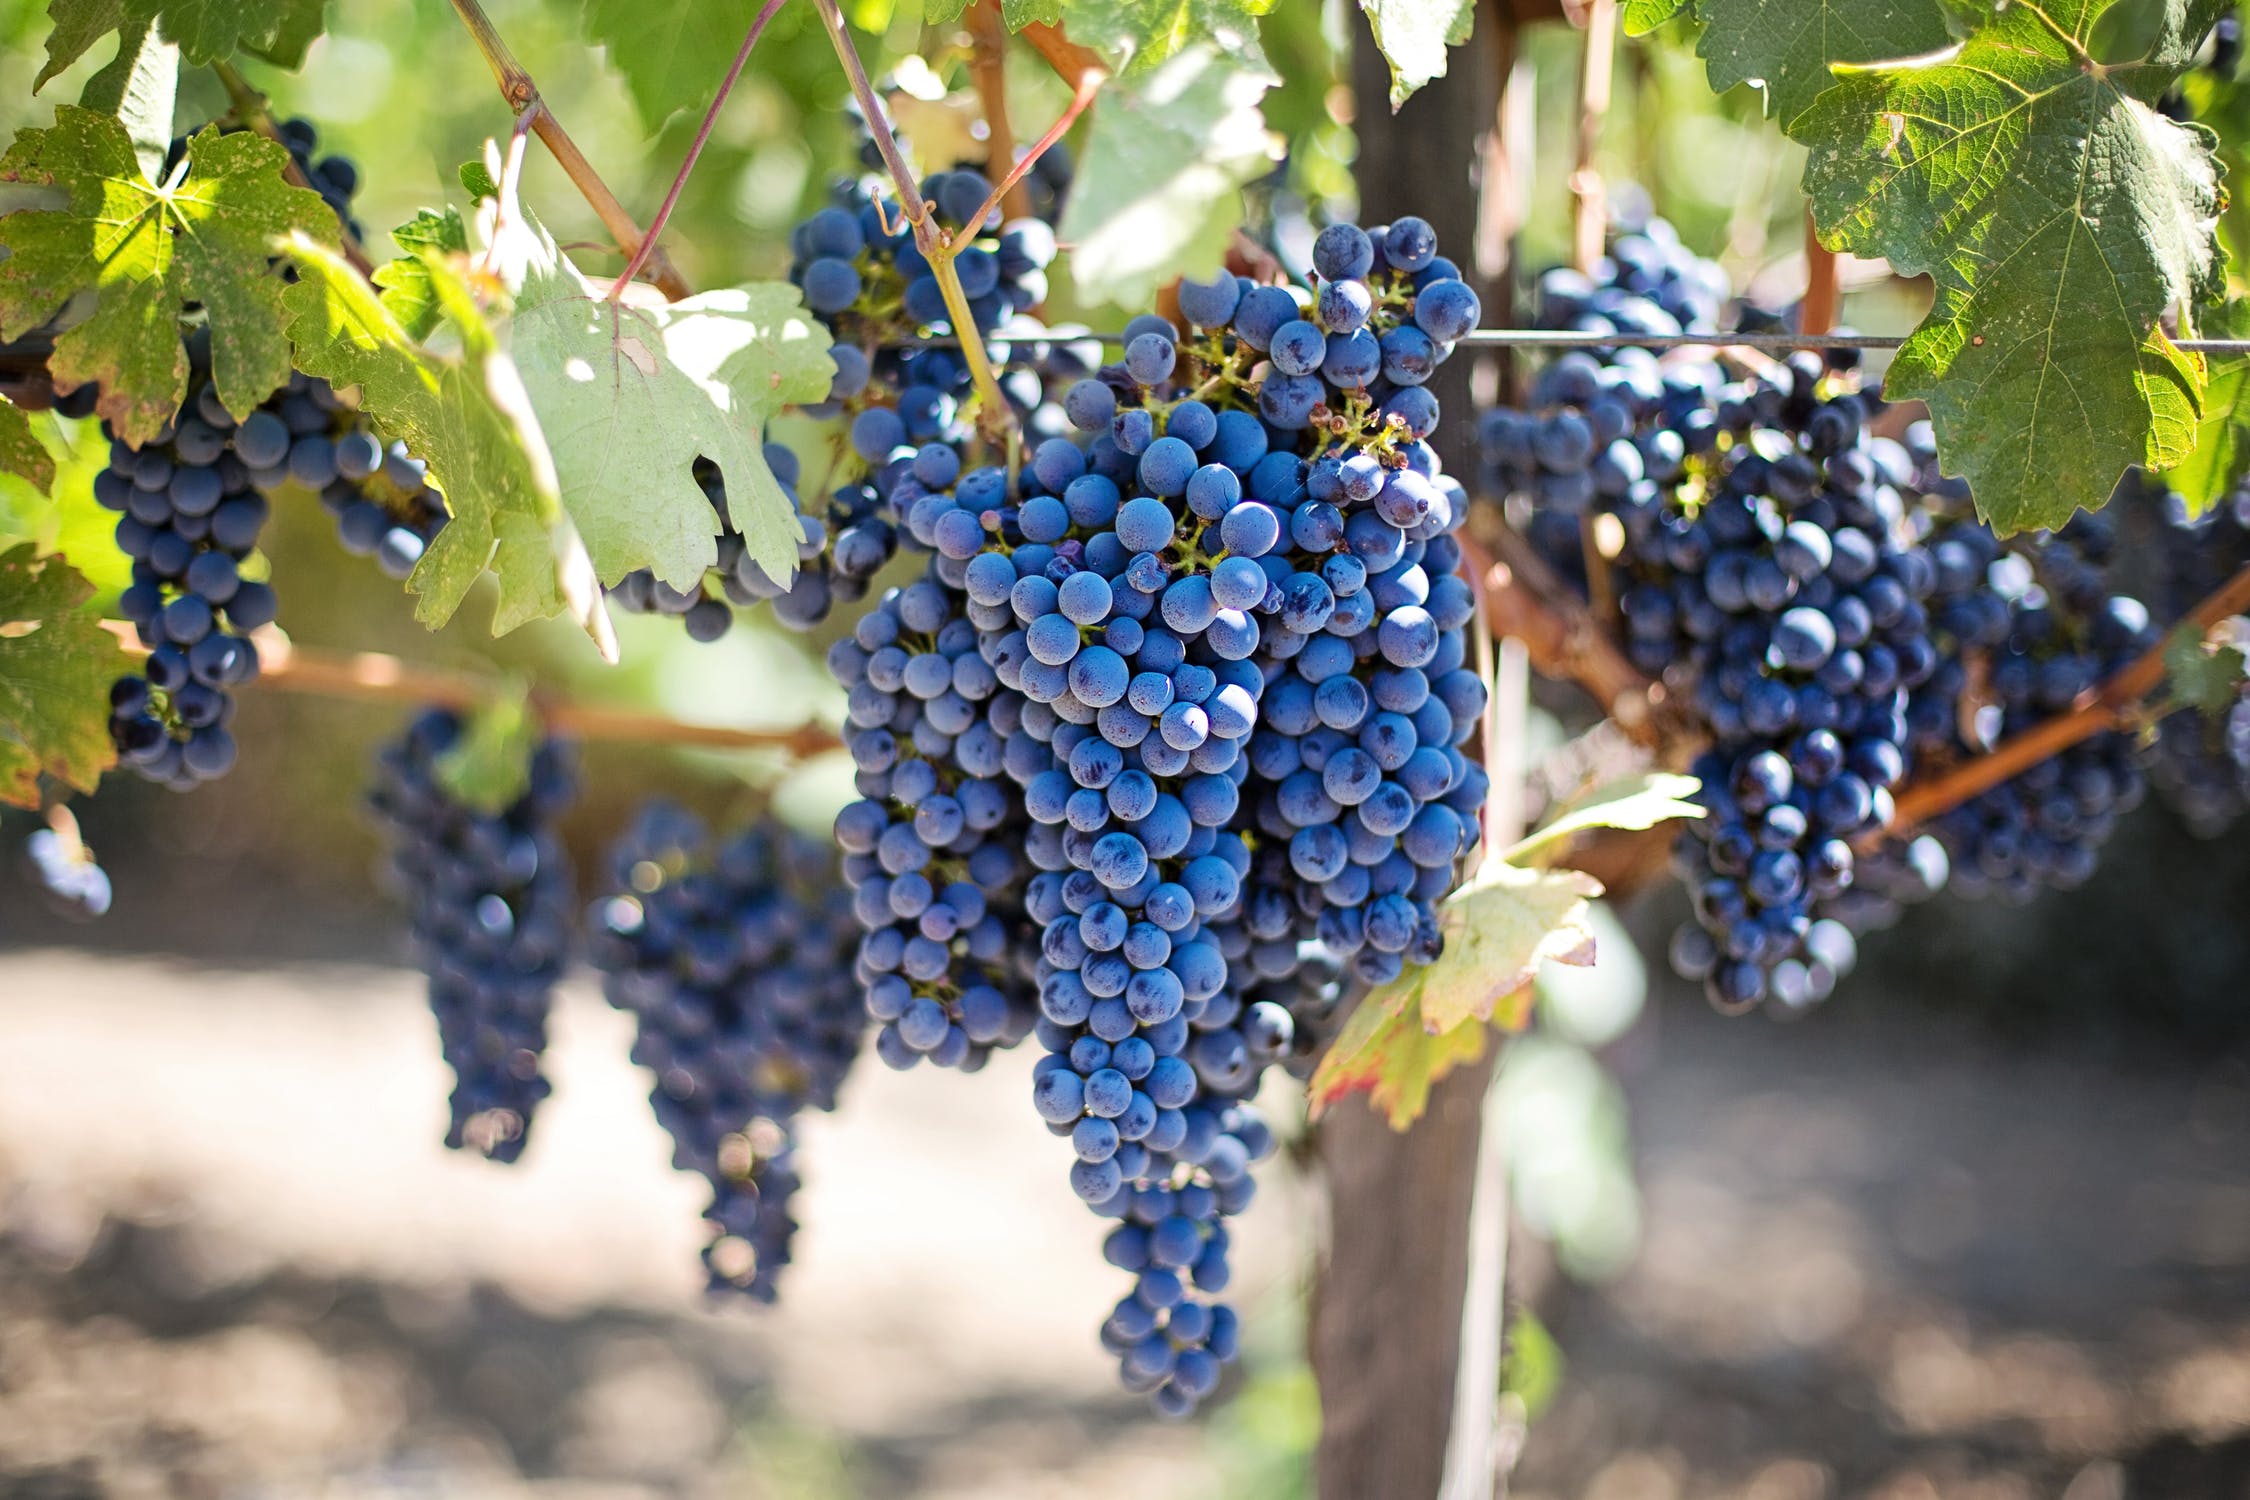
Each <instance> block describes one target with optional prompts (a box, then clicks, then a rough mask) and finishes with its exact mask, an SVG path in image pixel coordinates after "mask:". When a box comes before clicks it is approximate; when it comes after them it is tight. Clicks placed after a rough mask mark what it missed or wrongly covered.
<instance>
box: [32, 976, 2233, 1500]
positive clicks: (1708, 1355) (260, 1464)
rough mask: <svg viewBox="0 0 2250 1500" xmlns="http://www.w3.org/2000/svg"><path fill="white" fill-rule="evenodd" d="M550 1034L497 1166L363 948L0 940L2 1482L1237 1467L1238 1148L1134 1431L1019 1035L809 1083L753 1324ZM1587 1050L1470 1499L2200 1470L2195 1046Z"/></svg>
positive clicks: (1290, 1277) (560, 1035)
mask: <svg viewBox="0 0 2250 1500" xmlns="http://www.w3.org/2000/svg"><path fill="white" fill-rule="evenodd" d="M556 1034H557V1045H556V1055H555V1059H554V1063H553V1076H554V1077H555V1079H556V1081H557V1093H556V1096H555V1098H554V1099H553V1100H552V1101H551V1102H550V1105H549V1107H548V1113H547V1114H546V1115H545V1116H544V1117H543V1118H542V1119H541V1121H540V1123H539V1126H538V1129H537V1131H536V1132H535V1135H534V1140H533V1143H532V1146H531V1149H530V1151H529V1152H528V1153H527V1155H526V1158H525V1160H524V1162H523V1163H522V1165H521V1166H520V1167H519V1168H517V1169H515V1170H513V1171H510V1170H505V1169H500V1168H495V1167H491V1166H488V1165H486V1164H484V1163H481V1162H476V1161H472V1160H466V1159H462V1158H458V1157H454V1156H450V1155H449V1154H448V1153H446V1152H445V1151H443V1150H442V1149H441V1148H440V1147H439V1146H438V1145H437V1136H438V1131H439V1126H440V1123H441V1118H442V1099H443V1089H444V1086H445V1079H444V1075H443V1072H442V1069H441V1068H440V1067H439V1065H438V1063H437V1061H436V1058H435V1047H434V1037H433V1036H431V1035H430V1024H429V1022H428V1019H427V1016H426V1013H425V1011H424V1010H423V1008H422V1005H421V1002H420V999H419V996H418V993H417V987H416V980H415V976H413V975H411V974H409V973H406V972H403V971H400V970H397V969H391V968H382V967H373V966H366V967H362V966H352V965H344V964H301V965H292V966H288V967H283V968H276V969H267V970H260V971H256V972H245V971H240V970H234V969H227V968H217V967H206V966H197V965H190V964H187V963H185V962H182V961H180V960H175V959H162V958H149V957H122V956H95V955H91V954H87V953H83V952H77V951H72V950H66V949H30V950H18V951H13V952H0V1038H4V1039H5V1040H4V1041H0V1495H4V1496H8V1497H19V1496H20V1497H33V1500H81V1497H83V1500H95V1497H112V1496H115V1497H141V1496H173V1495H179V1496H193V1497H205V1496H208V1497H214V1500H217V1497H234V1496H252V1495H254V1496H287V1497H296V1496H307V1497H311V1496H318V1497H322V1500H331V1497H333V1500H346V1497H349V1500H360V1497H378V1496H380V1497H392V1496H416V1497H422V1496H431V1497H436V1496H443V1497H449V1500H450V1497H455V1496H496V1497H513V1496H537V1497H541V1500H549V1497H553V1500H562V1497H568V1500H597V1497H599V1500H610V1497H618V1500H623V1497H638V1496H656V1495H664V1496H673V1495H677V1496H686V1497H701V1496H718V1495H726V1496H729V1497H737V1496H741V1497H752V1500H756V1497H766V1496H772V1497H781V1500H794V1497H801V1496H802V1497H811V1496H884V1497H888V1496H925V1497H946V1500H955V1497H960V1500H967V1497H972V1496H974V1497H993V1500H1010V1497H1016V1496H1024V1497H1045V1496H1057V1497H1060V1496H1070V1497H1089V1500H1102V1497H1108V1496H1113V1495H1114V1496H1118V1497H1125V1496H1128V1495H1130V1496H1135V1497H1146V1496H1149V1495H1162V1496H1166V1497H1177V1500H1201V1497H1205V1496H1211V1497H1220V1496H1224V1497H1228V1500H1235V1497H1246V1500H1256V1497H1259V1496H1265V1495H1278V1494H1281V1493H1286V1492H1287V1491H1288V1488H1289V1483H1288V1480H1289V1476H1290V1475H1292V1474H1293V1473H1294V1471H1295V1462H1294V1450H1295V1448H1296V1446H1297V1445H1298V1444H1299V1443H1301V1441H1302V1434H1303V1425H1304V1424H1303V1422H1302V1420H1292V1413H1291V1411H1290V1410H1289V1403H1288V1398H1287V1395H1286V1393H1287V1392H1288V1391H1290V1390H1292V1389H1296V1388H1297V1386H1296V1385H1295V1384H1294V1383H1293V1382H1292V1381H1291V1379H1290V1374H1289V1365H1288V1358H1289V1356H1288V1354H1287V1350H1288V1349H1289V1347H1290V1345H1291V1342H1292V1330H1293V1326H1294V1321H1295V1319H1296V1318H1297V1316H1298V1312H1297V1307H1296V1299H1297V1295H1298V1290H1299V1285H1300V1281H1301V1276H1302V1267H1303V1265H1304V1261H1305V1256H1306V1255H1307V1253H1308V1245H1307V1240H1306V1237H1307V1234H1308V1232H1309V1228H1310V1226H1311V1224H1312V1222H1313V1220H1314V1217H1315V1216H1314V1212H1313V1208H1314V1205H1313V1204H1312V1202H1311V1201H1310V1196H1309V1190H1308V1188H1307V1186H1306V1185H1305V1184H1303V1183H1300V1182H1294V1181H1292V1180H1291V1179H1290V1174H1289V1173H1288V1172H1287V1171H1285V1170H1275V1171H1270V1172H1269V1173H1268V1178H1269V1181H1268V1183H1267V1187H1266V1191H1265V1193H1264V1195H1263V1196H1262V1197H1261V1200H1260V1202H1259V1204H1258V1206H1257V1208H1256V1209H1255V1210H1254V1211H1253V1212H1252V1214H1251V1215H1250V1216H1249V1219H1248V1220H1247V1223H1246V1226H1245V1228H1244V1231H1243V1233H1242V1234H1241V1236H1240V1237H1239V1243H1240V1244H1241V1245H1242V1247H1243V1256H1244V1260H1245V1269H1244V1271H1243V1273H1242V1274H1241V1276H1240V1277H1239V1279H1238V1286H1240V1287H1242V1288H1243V1289H1244V1295H1243V1298H1242V1301H1243V1304H1244V1306H1245V1308H1246V1310H1247V1314H1248V1317H1249V1321H1250V1324H1251V1327H1252V1329H1253V1344H1254V1354H1255V1356H1256V1357H1255V1358H1254V1361H1253V1363H1254V1366H1255V1368H1254V1370H1253V1376H1254V1387H1253V1389H1252V1390H1251V1391H1250V1392H1249V1394H1248V1396H1247V1397H1246V1399H1244V1400H1241V1401H1238V1402H1236V1403H1235V1405H1234V1406H1233V1408H1232V1409H1230V1410H1226V1411H1222V1412H1221V1413H1220V1414H1219V1415H1218V1417H1217V1418H1215V1419H1214V1422H1213V1424H1212V1425H1211V1426H1210V1427H1208V1428H1204V1427H1187V1428H1178V1427H1169V1426H1164V1425H1161V1424H1158V1423H1156V1422H1154V1421H1152V1420H1150V1419H1148V1418H1147V1417H1146V1416H1145V1414H1144V1413H1143V1412H1142V1411H1141V1409H1140V1408H1139V1406H1138V1403H1136V1402H1134V1401H1133V1400H1131V1399H1130V1398H1127V1397H1125V1396H1123V1395H1121V1394H1119V1393H1118V1392H1117V1391H1116V1389H1115V1388H1114V1386H1113V1385H1112V1383H1111V1379H1110V1373H1109V1370H1108V1368H1107V1366H1106V1362H1105V1361H1104V1360H1103V1359H1102V1358H1101V1356H1100V1354H1099V1352H1098V1350H1097V1349H1096V1348H1095V1346H1094V1343H1093V1338H1092V1330H1093V1327H1094V1325H1095V1323H1096V1322H1097V1321H1098V1319H1099V1317H1100V1314H1101V1311H1102V1309H1103V1308H1104V1306H1105V1305H1106V1303H1107V1301H1108V1300H1109V1299H1111V1298H1113V1297H1114V1296H1115V1295H1116V1290H1117V1289H1116V1276H1115V1273H1113V1272H1110V1271H1109V1270H1108V1269H1107V1268H1106V1267H1104V1266H1103V1265H1102V1264H1101V1262H1100V1260H1099V1256H1098V1254H1097V1250H1096V1245H1097V1242H1098V1238H1099V1229H1098V1227H1097V1225H1096V1224H1095V1223H1094V1221H1092V1220H1091V1219H1090V1218H1088V1217H1087V1216H1086V1215H1085V1214H1084V1213H1083V1212H1082V1211H1080V1210H1079V1209H1077V1208H1076V1207H1075V1205H1074V1204H1073V1203H1072V1202H1071V1201H1070V1199H1069V1197H1068V1194H1067V1191H1066V1190H1065V1189H1064V1188H1063V1186H1062V1183H1061V1174H1062V1166H1063V1164H1062V1162H1060V1161H1059V1160H1057V1148H1056V1144H1055V1143H1054V1142H1053V1141H1052V1140H1050V1139H1049V1138H1048V1137H1047V1136H1046V1135H1045V1134H1044V1132H1043V1131H1041V1130H1040V1129H1039V1128H1038V1127H1037V1125H1036V1123H1035V1122H1034V1121H1033V1120H1032V1119H1031V1117H1030V1114H1029V1111H1028V1110H1025V1109H1023V1108H1022V1107H1021V1098H1022V1093H1023V1075H1024V1073H1025V1072H1026V1071H1027V1060H1026V1059H1023V1058H1014V1059H1009V1060H1007V1061H1005V1062H1004V1063H1002V1064H1000V1065H997V1066H996V1067H995V1068H994V1069H993V1070H992V1071H991V1072H989V1073H988V1074H986V1075H984V1076H982V1077H980V1078H977V1079H972V1080H966V1081H964V1080H961V1079H958V1078H954V1077H951V1076H937V1075H932V1074H930V1073H928V1072H926V1071H924V1072H920V1073H917V1074H910V1075H903V1076H902V1075H894V1074H888V1073H885V1072H883V1071H882V1070H880V1069H877V1068H869V1069H867V1070H866V1071H865V1072H863V1073H862V1074H860V1075H858V1076H856V1077H855V1078H854V1080H853V1082H852V1083H851V1085H850V1087H849V1089H848V1092H847V1097H846V1100H845V1103H844V1107H843V1109H842V1110H841V1111H840V1112H839V1113H838V1114H837V1115H836V1116H834V1117H833V1118H824V1119H821V1120H818V1121H816V1122H814V1124H813V1125H812V1127H811V1128H810V1130H809V1140H808V1147H807V1155H808V1171H809V1174H810V1178H811V1180H810V1184H809V1186H808V1188H807V1191H806V1193H805V1194H804V1195H803V1198H802V1200H801V1213H800V1217H801V1219H802V1220H803V1222H804V1226H805V1227H804V1229H803V1230H802V1232H801V1234H800V1236H799V1240H798V1263H797V1264H796V1265H794V1266H793V1267H792V1268H791V1270H790V1271H789V1273H788V1277H787V1280H786V1284H785V1288H784V1300H783V1303H782V1305H781V1306H780V1307H778V1308H776V1309H772V1310H757V1311H750V1312H724V1313H712V1312H708V1311H705V1310H703V1308H702V1306H701V1304H700V1302H699V1300H698V1295H697V1282H696V1275H695V1269H696V1268H695V1259H694V1252H695V1248H696V1245H697V1243H698V1236H697V1232H696V1226H695V1213H696V1209H697V1207H698V1194H697V1191H696V1189H695V1187H694V1186H693V1184H692V1183H691V1182H689V1181H688V1180H687V1179H685V1178H683V1177H681V1176H679V1175H678V1174H675V1173H672V1172H671V1171H669V1170H668V1168H667V1165H666V1158H667V1149H666V1146H665V1143H664V1142H663V1140H662V1138H661V1136H660V1134H659V1133H658V1131H657V1129H656V1127H655V1125H654V1124H653V1122H651V1121H650V1120H649V1118H648V1116H647V1113H646V1111H645V1109H644V1107H643V1105H642V1102H641V1101H642V1096H643V1093H644V1091H645V1085H644V1084H643V1082H642V1081H641V1079H640V1077H639V1076H638V1075H637V1074H636V1073H635V1072H634V1070H633V1069H632V1068H631V1067H630V1066H629V1065H628V1064H627V1063H626V1061H625V1059H624V1052H625V1027H624V1024H623V1021H622V1018H620V1017H619V1016H617V1015H616V1014H615V1013H613V1012H611V1011H609V1010H608V1009H607V1008H606V1007H604V1006H603V1005H602V1004H601V1003H600V1001H599V999H598V997H597V996H595V995H594V994H593V992H592V991H591V990H590V988H588V987H586V986H583V985H578V986H574V987H573V988H572V989H571V991H570V992H569V994H568V996H567V998H566V1001H565V1003H564V1005H563V1007H562V1010H561V1012H560V1015H559V1017H558V1022H557V1027H556ZM1623 1061H1624V1063H1625V1066H1626V1070H1627V1075H1628V1079H1629V1083H1630V1087H1631V1092H1632V1097H1633V1110H1634V1123H1635V1133H1636V1139H1637V1140H1638V1142H1639V1145H1640V1150H1641V1153H1642V1158H1643V1166H1644V1188H1645V1191H1646V1194H1647V1215H1646V1218H1647V1231H1646V1244H1645V1248H1644V1250H1643V1253H1642V1255H1641V1257H1640V1260H1639V1261H1638V1263H1637V1264H1636V1266H1635V1267H1634V1268H1633V1269H1632V1270H1631V1271H1630V1272H1628V1273H1627V1274H1626V1275H1625V1276H1623V1277H1622V1278H1620V1279H1619V1280H1618V1281H1616V1282H1615V1283H1613V1284H1611V1285H1610V1286H1608V1287H1606V1288H1603V1289H1600V1290H1587V1289H1581V1288H1574V1287H1571V1286H1569V1285H1568V1284H1566V1283H1564V1282H1562V1281H1560V1280H1559V1279H1558V1278H1556V1277H1554V1276H1553V1275H1552V1274H1551V1272H1549V1271H1547V1270H1546V1269H1545V1268H1544V1267H1543V1266H1542V1265H1541V1263H1540V1258H1539V1256H1538V1255H1537V1253H1536V1252H1535V1251H1532V1250H1529V1249H1525V1250H1521V1251H1519V1254H1518V1258H1517V1263H1518V1267H1519V1270H1520V1272H1521V1276H1520V1282H1519V1285H1520V1290H1521V1294H1522V1295H1523V1296H1524V1297H1525V1298H1527V1299H1528V1300H1529V1302H1530V1303H1531V1304H1532V1305H1533V1306H1534V1307H1535V1308H1536V1309H1537V1311H1538V1312H1539V1314H1540V1316H1541V1317H1542V1318H1543V1319H1544V1320H1545V1322H1546V1324H1547V1326H1548V1327H1549V1328H1550V1329H1551V1330H1552V1332H1553V1333H1554V1335H1555V1337H1556V1339H1557V1340H1558V1341H1559V1343H1560V1344H1561V1346H1562V1349H1563V1351H1564V1357H1565V1360H1566V1362H1567V1363H1566V1367H1565V1372H1564V1377H1563V1381H1562V1384H1561V1387H1560V1389H1559V1392H1558V1394H1557V1396H1556V1399H1555V1401H1554V1403H1553V1405H1552V1406H1551V1408H1550V1409H1549V1410H1548V1411H1547V1412H1546V1413H1544V1414H1543V1416H1542V1417H1541V1419H1540V1421H1539V1422H1538V1423H1537V1424H1535V1426H1534V1428H1533V1430H1532V1432H1531V1435H1530V1438H1529V1441H1528V1445H1527V1447H1526V1451H1525V1453H1524V1458H1523V1462H1522V1464H1521V1466H1520V1468H1519V1469H1518V1471H1517V1474H1516V1482H1515V1492H1516V1493H1517V1494H1518V1495H1519V1496H1525V1497H1531V1496H1538V1497H1542V1500H1565V1497H1583V1500H1698V1497H1704V1496H1722V1495H1724V1496H1739V1497H1744V1500H1831V1497H1843V1496H1862V1495H1865V1496H1881V1497H1883V1500H2018V1497H2022V1500H2033V1497H2047V1496H2061V1497H2065V1500H2128V1497H2134V1500H2138V1497H2165V1500H2171V1497H2182V1500H2201V1497H2207V1496H2208V1497H2230V1500H2231V1497H2241V1496H2250V1064H2246V1063H2245V1062H2244V1061H2243V1059H2241V1058H2240V1057H2239V1056H2220V1055H2212V1056H2208V1057H2203V1058H2188V1059H2182V1058H2180V1057H2178V1056H2172V1057H2169V1058H2130V1057H2126V1056H2123V1055H2121V1054H2118V1053H2116V1052H2115V1051H2114V1050H2112V1049H2110V1048H2109V1047H2108V1046H2106V1045H2104V1044H2096V1043H2092V1042H2088V1043H2085V1044H2082V1045H2079V1046H2077V1047H2075V1049H2063V1050H2059V1051H2056V1052H2053V1053H2051V1054H2041V1053H2039V1052H2036V1051H2032V1052H2028V1053H2027V1051H2026V1050H2025V1048H2024V1047H2023V1046H2021V1045H2020V1044H2018V1043H2012V1042H2011V1043H2009V1044H2006V1045H2001V1044H1999V1043H1997V1042H1994V1041H1991V1040H1989V1039H1980V1035H1979V1033H1977V1032H1976V1031H1975V1030H1974V1029H1972V1028H1968V1027H1965V1026H1961V1025H1957V1024H1954V1023H1951V1022H1946V1021H1941V1020H1938V1019H1933V1018H1932V1017H1931V1016H1930V1015H1928V1014H1926V1013H1918V1014H1913V1015H1896V1014H1893V1015H1889V1016H1886V1015H1884V1014H1883V1013H1882V1012H1881V1010H1880V1009H1879V1008H1875V1007H1863V1008H1862V1010H1861V1011H1860V1012H1859V1013H1858V1014H1850V1013H1846V1012H1843V1011H1839V1012H1838V1013H1837V1014H1836V1016H1834V1017H1821V1018H1816V1019H1815V1020H1814V1021H1813V1022H1812V1023H1810V1024H1807V1025H1802V1026H1798V1027H1794V1028H1782V1027H1775V1026H1770V1025H1767V1024H1765V1023H1762V1022H1758V1023H1751V1024H1743V1023H1727V1022H1723V1021H1720V1020H1718V1019H1717V1018H1715V1017H1711V1016H1709V1015H1706V1014H1703V1013H1700V1012H1698V1011H1696V1010H1695V1009H1694V1008H1692V1007H1687V1006H1670V1007H1666V1008H1665V1009H1663V1011H1662V1012H1661V1014H1660V1015H1659V1017H1658V1018H1657V1023H1656V1024H1655V1025H1654V1026H1653V1027H1651V1028H1648V1029H1646V1030H1644V1032H1643V1033H1641V1034H1639V1035H1636V1036H1635V1037H1634V1038H1632V1039H1631V1040H1630V1041H1629V1042H1628V1043H1627V1044H1626V1049H1625V1055H1624V1058H1623ZM1277 1393H1281V1394H1277ZM1294 1415H1295V1417H1297V1418H1302V1417H1303V1416H1304V1415H1305V1414H1304V1413H1303V1412H1301V1411H1299V1412H1297V1413H1295V1414H1294ZM1277 1476H1279V1477H1278V1478H1277ZM1355 1500H1356V1497H1355Z"/></svg>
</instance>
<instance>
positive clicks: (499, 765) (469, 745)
mask: <svg viewBox="0 0 2250 1500" xmlns="http://www.w3.org/2000/svg"><path fill="white" fill-rule="evenodd" d="M462 719H463V722H462V726H461V735H460V737H459V738H458V739H456V740H455V741H454V742H453V744H452V746H451V747H450V748H448V749H447V750H445V751H444V752H443V753H441V754H440V755H439V756H438V758H437V764H436V765H435V766H434V767H433V768H432V769H433V770H434V771H435V772H436V773H437V781H438V785H439V786H442V787H444V788H445V790H446V791H448V792H450V793H451V794H452V795H453V796H454V798H455V799H457V800H458V801H460V802H463V803H465V804H467V805H468V806H470V807H473V808H475V809H476V810H477V811H479V812H482V813H486V814H490V815H493V816H497V815H499V814H500V813H503V812H506V811H507V810H508V808H509V807H511V806H513V805H514V804H515V802H516V800H517V799H518V798H520V797H522V796H523V794H524V793H525V792H527V791H529V790H530V789H531V759H532V757H533V756H534V755H536V754H537V753H538V751H539V742H540V741H541V740H542V739H544V738H545V737H546V730H545V728H544V726H543V725H541V723H540V722H539V715H538V714H537V713H535V712H534V711H533V710H532V706H531V694H530V691H529V689H528V688H527V686H526V685H525V684H524V683H522V682H520V681H517V682H511V683H510V684H509V689H508V691H506V692H504V693H501V694H499V695H498V696H497V697H495V698H494V699H493V700H492V701H491V702H489V703H486V704H483V705H481V706H480V707H478V708H477V709H476V710H475V711H474V712H472V713H468V714H464V715H463V716H462Z"/></svg>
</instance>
